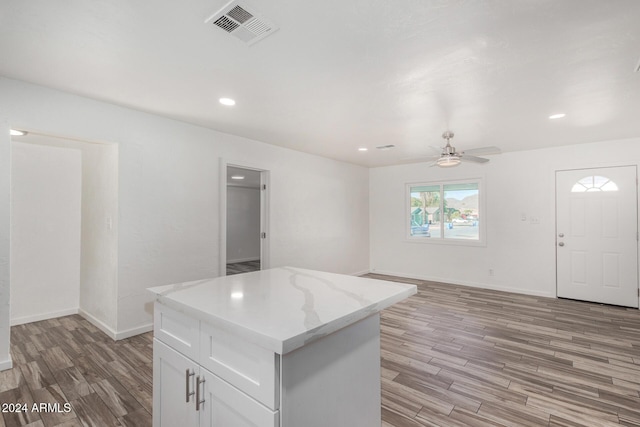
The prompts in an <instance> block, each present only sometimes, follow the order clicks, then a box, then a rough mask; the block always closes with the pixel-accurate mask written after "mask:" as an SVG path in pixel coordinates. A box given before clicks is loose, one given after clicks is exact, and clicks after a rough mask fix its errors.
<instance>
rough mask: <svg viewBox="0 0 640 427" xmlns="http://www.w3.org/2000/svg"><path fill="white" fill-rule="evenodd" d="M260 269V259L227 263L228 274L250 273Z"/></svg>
mask: <svg viewBox="0 0 640 427" xmlns="http://www.w3.org/2000/svg"><path fill="white" fill-rule="evenodd" d="M259 270H260V260H255V261H244V262H233V263H229V264H227V276H231V275H232V274H240V273H249V272H251V271H259Z"/></svg>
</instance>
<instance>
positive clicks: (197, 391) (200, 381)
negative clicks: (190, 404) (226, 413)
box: [196, 375, 205, 411]
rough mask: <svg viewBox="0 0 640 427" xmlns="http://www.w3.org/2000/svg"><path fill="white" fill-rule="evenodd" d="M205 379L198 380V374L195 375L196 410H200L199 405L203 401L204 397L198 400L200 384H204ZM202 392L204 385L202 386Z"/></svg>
mask: <svg viewBox="0 0 640 427" xmlns="http://www.w3.org/2000/svg"><path fill="white" fill-rule="evenodd" d="M204 382H205V379H204V378H203V379H202V380H200V375H198V376H197V377H196V411H199V410H200V405H201V404H203V403H204V399H202V400H200V384H204ZM202 391H203V392H204V387H202Z"/></svg>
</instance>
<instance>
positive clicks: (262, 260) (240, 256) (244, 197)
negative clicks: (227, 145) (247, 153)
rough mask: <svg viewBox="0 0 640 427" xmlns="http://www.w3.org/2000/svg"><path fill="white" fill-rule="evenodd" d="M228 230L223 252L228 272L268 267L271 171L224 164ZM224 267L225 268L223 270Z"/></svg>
mask: <svg viewBox="0 0 640 427" xmlns="http://www.w3.org/2000/svg"><path fill="white" fill-rule="evenodd" d="M223 170H224V171H225V177H224V178H225V191H224V193H225V194H224V198H223V200H224V203H221V205H224V206H222V209H223V211H224V214H223V215H221V217H223V224H222V230H224V233H221V234H223V239H222V245H221V246H222V247H221V252H223V253H224V263H221V265H224V266H225V268H224V272H222V271H221V273H222V275H232V274H240V273H247V272H251V271H258V270H261V269H263V268H267V267H266V266H267V265H268V250H267V248H268V246H267V244H266V242H267V231H266V228H267V226H266V213H267V210H266V202H267V178H268V171H265V170H262V169H256V168H250V167H247V166H241V165H236V164H226V165H224V169H223ZM221 270H222V269H221Z"/></svg>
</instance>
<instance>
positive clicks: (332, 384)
mask: <svg viewBox="0 0 640 427" xmlns="http://www.w3.org/2000/svg"><path fill="white" fill-rule="evenodd" d="M150 291H151V292H153V293H154V294H155V295H156V304H155V316H154V334H155V335H154V336H155V338H154V379H153V381H154V384H153V387H154V396H153V425H154V427H191V426H221V427H327V426H336V427H342V426H349V427H374V426H380V315H379V312H380V310H383V309H384V308H386V307H389V306H390V305H392V304H394V303H395V302H398V301H401V300H403V299H404V298H407V297H408V296H410V295H413V294H415V293H416V287H415V286H414V285H405V284H400V283H393V282H385V281H382V280H374V279H368V278H361V277H352V276H344V275H340V274H332V273H326V272H320V271H312V270H304V269H299V268H292V267H282V268H276V269H270V270H262V271H258V272H253V273H246V274H238V275H234V276H227V277H218V278H212V279H203V280H198V281H194V282H189V283H178V284H175V285H165V286H158V287H155V288H151V289H150Z"/></svg>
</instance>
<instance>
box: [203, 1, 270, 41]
mask: <svg viewBox="0 0 640 427" xmlns="http://www.w3.org/2000/svg"><path fill="white" fill-rule="evenodd" d="M204 22H205V24H208V23H212V24H213V25H215V26H216V27H219V28H221V29H223V30H224V31H226V32H227V33H229V34H231V35H233V36H235V37H236V38H238V39H240V40H242V41H243V42H245V43H247V44H249V45H252V44H254V43H255V42H257V41H259V40H262V39H263V38H265V37H267V36H268V35H270V34H273V33H274V32H275V31H276V30H277V29H278V27H277V26H276V25H275V24H274V23H273V22H270V21H268V20H266V19H264V18H263V17H261V16H260V15H259V14H257V13H255V11H252V10H250V9H249V8H247V6H246V5H241V4H240V2H239V1H238V0H233V1H232V2H229V3H227V4H226V5H225V6H223V7H222V9H220V10H219V11H217V12H216V13H214V14H213V15H212V16H210V17H209V18H208V19H207V20H206V21H204Z"/></svg>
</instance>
